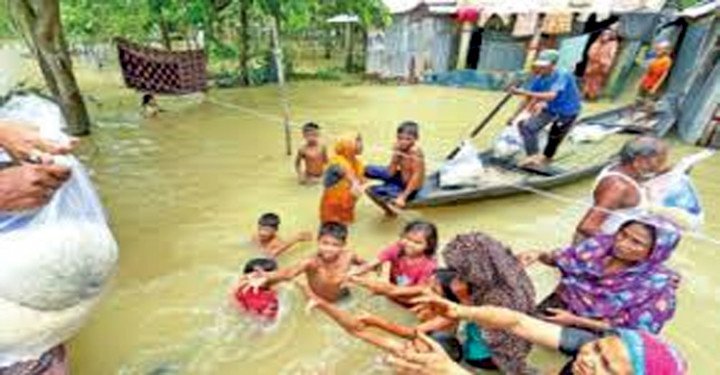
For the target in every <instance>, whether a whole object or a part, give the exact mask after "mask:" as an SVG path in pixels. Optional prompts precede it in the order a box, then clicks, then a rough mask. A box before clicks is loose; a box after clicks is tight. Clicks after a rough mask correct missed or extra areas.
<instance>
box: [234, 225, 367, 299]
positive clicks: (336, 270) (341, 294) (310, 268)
mask: <svg viewBox="0 0 720 375" xmlns="http://www.w3.org/2000/svg"><path fill="white" fill-rule="evenodd" d="M347 236H348V230H347V227H346V226H345V225H343V224H340V223H332V222H330V223H325V224H323V225H322V226H321V227H320V231H319V233H318V251H317V254H315V256H313V257H312V258H310V259H307V260H305V261H302V262H300V263H298V264H296V265H294V266H292V267H288V268H283V269H280V270H278V271H276V272H271V273H265V272H263V271H257V272H255V273H253V274H251V275H248V276H246V277H245V278H243V280H242V281H241V283H240V285H241V288H242V289H243V290H246V289H248V288H249V289H258V288H262V287H270V286H272V285H275V284H278V283H280V282H283V281H290V280H292V279H294V278H295V277H297V276H299V275H300V274H303V273H304V274H305V276H306V277H307V282H308V285H309V286H310V289H312V291H313V293H315V294H317V295H318V296H320V298H323V299H324V300H327V301H330V302H337V301H339V300H341V299H343V298H346V297H348V296H349V293H350V292H349V290H348V289H347V288H345V286H344V285H343V284H344V283H345V279H346V277H347V275H348V272H349V271H350V268H351V267H352V266H353V265H362V264H364V262H363V261H362V260H361V259H360V258H359V257H358V256H357V255H355V254H354V253H352V252H350V251H348V250H347V249H346V248H345V245H346V241H347Z"/></svg>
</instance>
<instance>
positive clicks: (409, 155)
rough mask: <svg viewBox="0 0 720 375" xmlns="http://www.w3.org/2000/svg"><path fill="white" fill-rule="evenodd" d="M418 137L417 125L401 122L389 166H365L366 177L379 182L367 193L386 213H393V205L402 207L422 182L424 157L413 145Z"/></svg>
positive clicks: (390, 214)
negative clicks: (379, 182)
mask: <svg viewBox="0 0 720 375" xmlns="http://www.w3.org/2000/svg"><path fill="white" fill-rule="evenodd" d="M419 138H420V129H419V125H418V124H417V123H415V122H412V121H406V122H403V123H402V124H400V126H398V128H397V138H396V142H395V146H394V147H393V156H392V159H390V165H388V166H387V167H383V166H368V167H367V168H365V176H366V177H367V178H369V179H374V180H380V181H382V182H383V184H382V185H378V186H373V187H371V188H370V189H369V190H368V196H369V197H370V199H372V200H373V201H374V202H375V203H377V204H378V205H379V206H380V207H381V208H383V210H385V213H386V214H387V215H389V216H394V215H395V214H396V213H395V212H394V210H393V207H396V208H400V209H402V208H405V205H406V204H407V201H408V200H411V199H413V198H414V197H415V195H416V194H417V192H418V191H419V190H420V188H422V186H423V183H424V182H425V156H424V154H423V152H422V149H420V145H418V144H417V141H418V139H419Z"/></svg>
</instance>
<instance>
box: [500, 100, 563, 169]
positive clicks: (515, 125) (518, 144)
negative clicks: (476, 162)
mask: <svg viewBox="0 0 720 375" xmlns="http://www.w3.org/2000/svg"><path fill="white" fill-rule="evenodd" d="M531 116H532V114H531V113H530V112H529V111H523V112H522V113H520V114H519V115H518V116H517V117H515V119H514V120H513V122H512V123H511V124H510V125H508V126H506V127H505V129H503V131H502V132H500V135H498V136H497V138H495V141H494V142H493V155H495V156H496V157H498V158H507V159H511V158H514V157H517V156H522V155H525V141H524V140H523V137H522V135H521V134H520V126H522V124H523V122H525V121H527V120H528V119H529V118H530V117H531ZM548 128H549V126H547V127H545V129H543V130H541V131H540V133H539V134H538V146H539V148H540V150H542V149H544V148H545V145H547V138H548Z"/></svg>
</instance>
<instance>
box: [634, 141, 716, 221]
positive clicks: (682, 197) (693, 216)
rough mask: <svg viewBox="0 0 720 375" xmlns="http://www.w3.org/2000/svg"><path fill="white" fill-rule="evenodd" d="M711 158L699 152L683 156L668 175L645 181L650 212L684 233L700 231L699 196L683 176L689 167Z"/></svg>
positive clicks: (703, 152) (688, 178) (700, 205)
mask: <svg viewBox="0 0 720 375" xmlns="http://www.w3.org/2000/svg"><path fill="white" fill-rule="evenodd" d="M712 155H713V152H712V151H702V152H699V153H697V154H694V155H691V156H689V157H686V158H684V159H682V160H681V161H680V162H678V163H677V164H676V165H675V167H674V168H673V169H672V170H671V171H670V172H668V173H664V174H662V175H660V176H658V177H655V178H653V179H652V180H650V181H648V182H646V183H645V184H644V186H645V188H646V189H647V192H648V198H649V200H650V207H649V209H650V211H651V212H653V213H655V214H658V215H660V216H663V217H666V218H667V219H669V220H671V221H673V222H675V224H677V225H679V226H680V227H681V228H683V229H685V230H698V229H700V227H701V226H702V225H703V223H704V219H705V217H704V213H703V209H702V204H701V203H700V194H698V191H697V189H696V188H695V185H694V184H693V182H692V179H691V178H690V176H689V175H688V174H687V173H688V172H689V170H690V168H692V166H693V165H695V164H697V163H699V162H700V161H702V160H705V159H707V158H708V157H710V156H712Z"/></svg>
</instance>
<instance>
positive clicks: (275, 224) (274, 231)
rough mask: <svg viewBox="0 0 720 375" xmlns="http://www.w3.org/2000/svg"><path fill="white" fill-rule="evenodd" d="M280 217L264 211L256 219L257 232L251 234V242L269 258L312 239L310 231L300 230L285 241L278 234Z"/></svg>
mask: <svg viewBox="0 0 720 375" xmlns="http://www.w3.org/2000/svg"><path fill="white" fill-rule="evenodd" d="M279 229H280V217H279V216H278V215H277V214H274V213H272V212H269V213H265V214H263V215H262V216H260V219H258V228H257V233H255V234H254V235H253V236H252V243H253V244H254V245H255V246H257V247H258V248H260V250H262V252H263V253H264V254H265V255H267V256H268V257H270V258H277V257H278V256H280V255H281V254H282V253H284V252H286V251H288V250H290V249H291V248H293V247H294V246H295V245H297V244H299V243H301V242H307V241H311V240H312V233H310V232H300V233H298V234H297V235H295V236H294V237H293V238H291V239H290V240H289V241H285V240H283V239H282V238H280V236H279V235H278V230H279Z"/></svg>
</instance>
